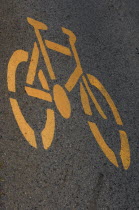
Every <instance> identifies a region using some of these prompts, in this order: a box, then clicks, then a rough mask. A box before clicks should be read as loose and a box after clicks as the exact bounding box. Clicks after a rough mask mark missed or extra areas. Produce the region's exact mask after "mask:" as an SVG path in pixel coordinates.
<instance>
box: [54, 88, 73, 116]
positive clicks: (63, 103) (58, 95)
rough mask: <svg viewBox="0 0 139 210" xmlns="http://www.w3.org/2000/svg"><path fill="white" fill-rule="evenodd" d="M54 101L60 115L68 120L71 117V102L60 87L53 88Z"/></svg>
mask: <svg viewBox="0 0 139 210" xmlns="http://www.w3.org/2000/svg"><path fill="white" fill-rule="evenodd" d="M53 95H54V101H55V104H56V107H57V109H58V110H59V112H60V114H61V115H62V116H63V117H64V118H65V119H68V118H69V117H70V115H71V106H70V101H69V99H68V97H67V94H66V92H65V90H64V89H63V88H62V87H61V86H60V85H55V86H54V88H53Z"/></svg>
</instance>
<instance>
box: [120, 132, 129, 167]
mask: <svg viewBox="0 0 139 210" xmlns="http://www.w3.org/2000/svg"><path fill="white" fill-rule="evenodd" d="M119 133H120V139H121V151H120V157H121V160H122V163H123V166H124V169H125V170H127V169H128V168H129V166H130V146H129V143H128V138H127V134H126V133H125V131H122V130H120V131H119Z"/></svg>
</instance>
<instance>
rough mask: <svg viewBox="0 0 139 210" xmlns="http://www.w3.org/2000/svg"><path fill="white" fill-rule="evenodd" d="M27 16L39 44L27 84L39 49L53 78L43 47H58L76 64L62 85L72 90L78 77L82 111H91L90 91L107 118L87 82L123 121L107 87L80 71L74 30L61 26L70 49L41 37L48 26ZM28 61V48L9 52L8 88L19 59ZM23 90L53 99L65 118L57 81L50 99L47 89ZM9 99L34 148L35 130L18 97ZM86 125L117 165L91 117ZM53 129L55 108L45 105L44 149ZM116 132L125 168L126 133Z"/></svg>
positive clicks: (31, 79) (42, 76) (65, 108)
mask: <svg viewBox="0 0 139 210" xmlns="http://www.w3.org/2000/svg"><path fill="white" fill-rule="evenodd" d="M27 20H28V23H29V24H30V25H32V26H33V28H34V31H35V34H36V37H37V40H38V43H39V47H40V48H39V47H38V45H37V43H36V42H35V43H34V47H33V50H32V56H31V61H30V64H29V68H28V74H27V78H26V83H27V84H29V85H32V84H33V82H34V78H35V75H36V72H37V66H38V62H39V55H40V51H41V53H42V56H43V58H44V62H45V65H46V68H47V70H48V73H49V76H50V78H49V79H51V80H55V79H56V76H55V73H54V71H53V68H52V65H51V60H50V58H49V56H48V53H47V49H46V47H47V48H49V49H51V50H54V51H57V52H59V53H62V54H65V55H67V56H73V57H74V59H75V62H76V67H75V69H74V71H73V72H72V74H71V75H70V76H69V79H68V81H67V82H65V89H66V90H67V91H69V92H71V91H72V90H73V88H74V87H75V85H76V84H77V83H78V82H79V80H80V97H81V102H82V107H83V109H84V112H85V114H87V115H90V116H91V115H92V110H91V106H90V102H89V97H88V95H89V96H90V98H91V99H92V101H93V103H94V105H95V107H96V109H97V110H98V112H99V114H100V115H101V116H102V117H103V118H104V119H107V116H106V115H105V113H104V111H103V110H102V108H101V106H100V104H99V103H98V101H97V99H96V98H95V96H94V94H93V92H92V90H91V88H90V85H93V86H95V87H96V88H97V89H98V90H99V91H100V93H101V94H102V95H103V96H104V98H105V100H106V101H107V103H108V105H109V107H110V109H111V111H112V113H113V115H114V118H115V121H116V123H117V124H118V125H123V123H122V119H121V117H120V114H119V112H118V110H117V108H116V106H115V104H114V102H113V100H112V98H111V96H110V95H109V93H108V92H107V91H106V89H105V88H104V86H103V85H102V84H101V82H100V81H99V80H98V79H97V78H96V77H94V76H92V75H90V74H87V77H86V76H84V75H83V69H82V67H81V63H80V59H79V56H78V53H77V50H76V47H75V42H76V36H75V34H74V33H73V32H72V31H70V30H68V29H66V28H62V31H63V33H64V34H66V35H67V36H68V39H69V44H70V47H71V49H70V48H68V47H65V46H62V45H60V44H57V43H54V42H51V41H48V40H44V41H43V39H42V36H41V34H40V30H47V29H48V27H47V26H46V25H45V24H43V23H41V22H39V21H36V20H34V19H32V18H27ZM27 61H28V52H26V51H23V50H17V51H15V52H14V53H13V55H12V56H11V58H10V61H9V64H8V73H7V83H8V90H9V91H11V92H16V71H17V68H18V65H19V64H20V63H22V62H27ZM38 78H39V80H40V83H41V85H42V88H43V89H45V90H47V91H49V90H50V88H49V85H48V82H47V78H46V77H45V74H44V73H43V71H42V70H41V69H40V70H39V72H38ZM89 82H90V83H89ZM25 91H26V93H27V94H28V95H29V96H31V97H35V98H39V99H42V100H45V101H48V102H53V101H54V102H55V105H56V107H57V109H58V111H59V112H60V114H61V116H62V117H64V118H65V119H68V118H70V116H71V104H70V101H69V98H68V96H67V93H66V91H65V90H64V88H63V87H61V86H60V85H59V84H56V85H54V86H53V92H52V93H53V99H52V95H51V94H50V93H49V92H45V91H42V90H38V89H35V88H32V87H28V86H25ZM10 103H11V106H12V110H13V114H14V116H15V119H16V121H17V124H18V126H19V128H20V130H21V132H22V134H23V135H24V137H25V138H26V140H27V141H28V142H29V144H30V145H32V146H33V147H35V148H37V145H36V139H35V133H34V131H33V129H32V128H31V127H30V125H29V124H28V123H27V122H26V120H25V118H24V116H23V114H22V112H21V109H20V107H19V104H18V102H17V100H16V99H13V98H10ZM53 105H54V104H53ZM88 125H89V127H90V129H91V132H92V134H93V135H94V137H95V139H96V141H97V143H98V145H99V147H100V148H101V150H102V151H103V152H104V154H105V155H106V157H107V158H108V159H109V160H110V162H111V163H112V164H114V165H115V166H116V167H119V165H118V162H117V158H116V156H115V154H114V152H113V150H112V149H111V148H110V147H109V146H108V145H107V143H106V142H105V140H104V138H103V136H102V135H101V133H100V131H99V129H98V127H97V125H96V124H95V123H93V122H90V121H88ZM54 133H55V113H54V110H52V109H47V110H46V123H45V127H44V129H43V130H42V132H41V137H42V143H43V146H44V149H48V148H49V147H50V146H51V144H52V141H53V139H54ZM119 134H120V140H121V150H120V152H119V155H120V158H121V160H122V163H123V167H124V169H125V170H127V169H128V168H129V166H130V146H129V142H128V138H127V134H126V133H125V131H123V130H119Z"/></svg>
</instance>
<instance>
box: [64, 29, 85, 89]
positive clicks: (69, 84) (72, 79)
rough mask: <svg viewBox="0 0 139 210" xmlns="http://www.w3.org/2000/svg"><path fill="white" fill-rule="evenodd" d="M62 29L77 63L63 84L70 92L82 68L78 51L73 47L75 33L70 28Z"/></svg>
mask: <svg viewBox="0 0 139 210" xmlns="http://www.w3.org/2000/svg"><path fill="white" fill-rule="evenodd" d="M62 31H63V33H64V34H67V35H68V36H69V42H70V46H71V49H72V52H73V56H74V58H75V61H76V65H77V66H76V68H75V70H74V72H73V73H72V74H71V75H70V78H69V79H68V81H67V82H66V84H65V88H66V89H67V90H68V91H69V92H71V91H72V89H73V88H74V87H75V85H76V84H77V82H78V80H79V78H80V77H81V75H82V74H83V70H82V67H81V63H80V59H79V56H78V53H77V50H76V47H75V42H76V36H75V34H74V33H73V32H72V31H70V30H68V29H66V28H62Z"/></svg>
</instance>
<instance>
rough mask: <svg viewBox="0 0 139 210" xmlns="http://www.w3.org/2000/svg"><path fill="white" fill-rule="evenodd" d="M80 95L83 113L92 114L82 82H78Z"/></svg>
mask: <svg viewBox="0 0 139 210" xmlns="http://www.w3.org/2000/svg"><path fill="white" fill-rule="evenodd" d="M80 96H81V102H82V106H83V109H84V112H85V114H87V115H92V111H91V107H90V104H89V98H88V95H87V93H86V91H85V88H84V86H83V84H82V82H80Z"/></svg>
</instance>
